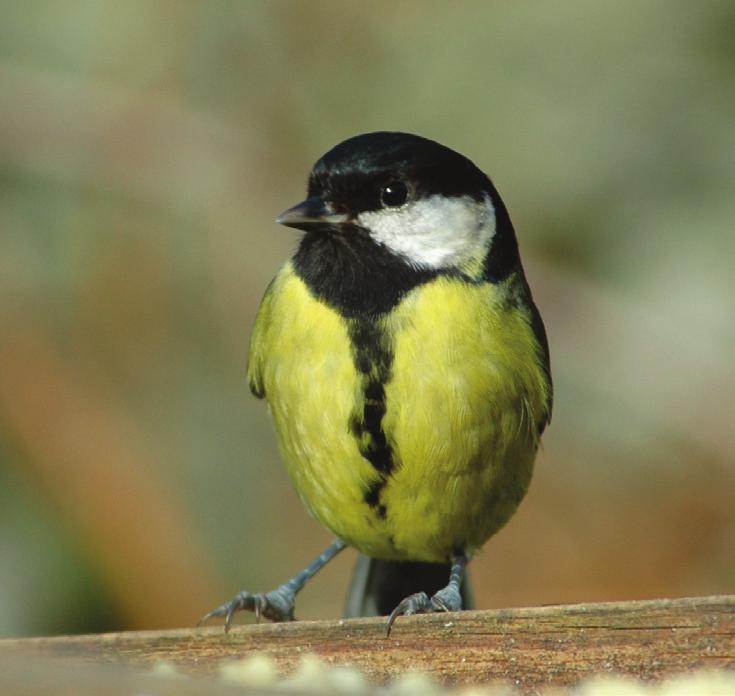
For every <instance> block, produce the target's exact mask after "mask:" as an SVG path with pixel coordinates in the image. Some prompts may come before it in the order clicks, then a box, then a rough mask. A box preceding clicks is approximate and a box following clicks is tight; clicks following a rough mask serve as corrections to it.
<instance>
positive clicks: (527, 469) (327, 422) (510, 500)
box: [249, 264, 549, 561]
mask: <svg viewBox="0 0 735 696" xmlns="http://www.w3.org/2000/svg"><path fill="white" fill-rule="evenodd" d="M506 297H507V289H506V288H504V287H503V286H492V285H489V284H469V283H464V282H461V281H458V280H456V279H451V278H442V277H440V278H437V279H436V280H434V281H432V282H430V283H428V284H426V285H422V286H420V287H418V288H417V289H415V290H414V291H412V292H411V293H409V295H407V296H406V297H405V298H404V299H403V301H402V302H401V303H400V304H399V305H398V306H397V307H396V308H395V309H394V311H392V312H391V313H390V314H388V315H386V316H385V317H384V318H383V319H382V320H381V321H380V323H379V324H378V327H377V328H378V329H379V331H380V333H381V335H382V336H383V337H384V338H385V346H384V347H385V348H386V349H387V350H389V352H390V364H389V367H388V370H387V373H385V374H383V376H382V379H383V380H384V383H383V384H381V389H380V390H377V391H376V389H375V388H374V386H375V380H376V379H377V378H376V377H375V374H373V375H372V376H370V375H367V374H366V373H365V372H364V365H363V366H362V368H361V370H362V371H361V370H358V366H356V362H357V363H358V364H359V360H357V359H356V352H355V346H354V342H353V340H352V339H354V336H355V335H356V333H355V330H354V325H351V324H350V321H349V320H345V319H344V318H343V317H341V316H340V315H339V314H338V313H337V312H336V311H334V310H332V309H331V308H329V307H328V306H327V305H325V304H324V303H321V302H318V301H317V300H316V299H315V298H314V297H313V296H312V295H311V293H310V292H309V290H308V288H307V287H306V286H305V285H304V283H303V282H302V281H301V280H300V279H299V278H298V277H297V276H295V275H294V274H293V271H292V269H291V267H290V264H287V265H286V266H285V267H284V269H283V270H282V271H281V273H280V274H279V275H278V276H277V278H276V279H275V280H274V282H273V284H272V286H271V288H270V289H269V292H268V293H267V296H266V298H265V299H264V301H263V304H262V306H261V310H260V312H259V315H258V320H257V322H256V327H255V331H254V334H253V339H252V343H251V355H250V363H249V377H250V380H251V384H252V385H253V387H254V390H255V391H260V392H264V393H265V397H266V399H267V400H268V403H269V405H270V408H271V412H272V414H273V418H274V421H275V424H276V430H277V432H278V439H279V445H280V450H281V454H282V457H283V459H284V461H285V463H286V465H287V468H288V471H289V474H290V476H291V478H292V479H293V481H294V484H295V486H296V489H297V490H298V492H299V494H300V495H301V497H302V499H303V500H304V502H305V504H306V505H307V507H308V508H309V509H310V510H311V512H312V513H313V514H314V515H315V516H316V517H317V518H318V519H319V520H320V521H321V522H322V523H324V524H325V525H326V526H327V527H328V528H330V529H331V530H332V531H333V532H334V533H335V534H336V535H337V536H338V537H340V538H341V539H343V540H344V541H346V542H347V543H348V544H350V545H352V546H354V547H356V548H358V549H359V550H360V551H362V552H364V553H367V554H368V555H372V556H375V557H382V558H394V559H411V560H426V561H445V560H447V558H448V557H449V556H450V555H451V554H452V553H453V552H454V551H456V550H459V549H466V550H468V551H471V550H473V549H474V548H477V547H479V546H480V545H481V544H482V543H484V541H485V540H486V539H487V538H488V537H489V536H490V535H491V534H492V533H493V532H495V531H496V530H497V529H499V528H500V526H502V525H503V524H504V523H505V522H506V521H507V520H508V519H509V517H510V516H511V515H512V514H513V512H514V511H515V509H516V507H517V505H518V503H519V502H520V500H521V498H522V497H523V495H524V494H525V492H526V489H527V487H528V483H529V481H530V477H531V471H532V466H533V459H534V456H535V453H536V449H537V440H538V436H537V432H538V430H537V421H538V419H539V416H540V414H541V413H542V412H543V409H544V407H545V404H546V403H547V399H548V398H549V394H548V393H547V391H548V388H547V386H546V381H545V379H544V375H543V370H542V368H541V365H540V357H539V346H538V342H537V340H536V338H535V336H534V333H533V330H532V328H531V326H530V320H529V316H528V315H527V313H526V312H524V311H523V308H519V307H517V306H515V304H514V303H508V302H506V301H505V299H506ZM371 380H372V382H371ZM368 383H370V384H371V385H372V386H370V387H367V386H366V385H367V384H368ZM366 393H367V396H366ZM366 398H367V406H366ZM375 400H377V401H380V403H379V404H378V405H377V406H375V405H374V404H373V401H375ZM374 406H375V408H378V409H379V410H378V413H379V414H380V415H381V417H380V418H379V428H380V430H381V433H380V436H381V437H382V436H384V438H385V439H384V442H383V444H382V446H383V449H384V450H385V453H387V456H388V457H389V459H390V463H389V464H390V465H389V467H388V469H386V470H382V471H381V470H379V469H378V468H376V461H378V458H376V457H372V456H371V455H370V451H371V450H370V448H371V447H372V448H373V450H374V449H375V447H376V446H377V445H376V442H375V441H376V437H375V434H374V433H373V434H372V435H371V432H372V431H371V428H370V427H368V426H363V427H362V428H360V427H356V423H358V424H359V421H360V419H361V418H363V419H367V420H369V418H368V415H369V414H370V413H374V411H372V412H371V411H370V409H371V408H373V407H374ZM373 430H374V429H373Z"/></svg>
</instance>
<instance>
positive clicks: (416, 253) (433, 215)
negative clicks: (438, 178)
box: [357, 195, 495, 269]
mask: <svg viewBox="0 0 735 696" xmlns="http://www.w3.org/2000/svg"><path fill="white" fill-rule="evenodd" d="M357 224H358V225H360V226H361V227H364V228H365V229H367V230H368V232H369V233H370V236H371V237H372V238H373V239H374V240H375V241H376V242H380V243H381V244H383V245H384V246H386V247H388V249H390V250H391V251H392V252H393V253H394V254H397V255H399V256H402V257H403V258H405V259H406V260H407V261H409V262H410V263H412V264H413V265H415V266H418V267H423V268H432V269H449V268H461V267H462V266H464V265H466V264H468V263H471V262H472V261H478V260H480V259H481V258H482V257H484V256H485V254H486V253H487V250H488V249H489V247H490V242H491V241H492V238H493V236H494V235H495V208H494V207H493V204H492V201H491V200H490V197H489V196H486V197H485V199H484V200H483V201H476V200H475V199H474V198H471V197H470V196H452V197H448V196H441V195H435V196H430V197H429V198H422V199H421V200H418V201H413V202H409V203H406V204H405V205H403V206H401V207H400V208H382V209H380V210H370V211H367V212H363V213H360V214H359V215H358V216H357Z"/></svg>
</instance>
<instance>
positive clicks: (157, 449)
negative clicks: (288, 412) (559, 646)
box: [0, 0, 735, 636]
mask: <svg viewBox="0 0 735 696" xmlns="http://www.w3.org/2000/svg"><path fill="white" fill-rule="evenodd" d="M0 16H1V17H2V21H0V636H11V635H16V636H18V635H30V634H42V633H43V634H49V633H60V632H78V631H92V630H94V631H99V630H113V629H123V628H126V629H133V628H158V627H167V626H182V625H183V626H191V625H193V624H194V623H195V622H196V620H197V619H198V617H199V616H200V615H201V614H202V613H203V612H205V611H206V610H208V609H210V608H212V606H214V605H215V604H218V603H219V602H221V601H223V600H224V599H226V598H228V597H229V596H231V595H232V594H233V593H234V592H235V591H237V590H239V589H242V588H247V589H251V590H266V589H270V588H272V587H273V586H275V585H276V584H277V583H280V582H281V581H283V580H284V579H285V578H286V577H287V576H289V575H290V574H291V573H293V572H294V571H296V570H298V569H299V568H300V567H301V566H302V565H303V564H304V563H306V562H307V561H309V560H310V559H311V558H312V556H314V555H315V554H317V553H318V552H319V551H320V550H321V548H322V547H323V546H325V545H326V544H327V543H328V541H329V539H330V537H329V534H328V533H327V532H326V531H325V530H323V529H322V528H321V527H320V526H319V525H318V524H317V523H316V522H315V521H313V520H311V519H310V518H309V517H308V516H307V514H306V512H305V511H304V509H303V508H302V506H301V504H300V503H299V502H298V500H297V498H296V495H295V494H294V493H293V491H292V489H291V487H290V484H289V482H288V480H287V478H286V475H285V473H284V471H283V468H282V466H281V464H280V462H279V461H278V456H277V452H276V448H275V438H274V435H273V432H272V429H271V425H270V423H269V420H268V416H267V413H266V409H265V407H264V405H263V404H262V403H261V402H258V401H257V400H256V399H254V398H253V397H251V396H250V394H249V391H248V389H247V386H246V382H245V362H246V354H247V345H248V338H249V332H250V327H251V325H252V322H253V318H254V314H255V311H256V308H257V304H258V302H259V300H260V297H261V295H262V293H263V291H264V289H265V287H266V285H267V283H268V281H269V280H270V278H271V277H272V276H273V275H274V273H275V272H276V269H277V268H278V267H279V265H280V264H281V263H282V262H283V260H284V259H285V258H287V257H288V256H289V254H290V253H291V252H292V250H293V249H294V248H295V245H296V244H297V241H298V239H297V234H296V233H295V232H294V231H292V230H288V229H284V228H279V227H278V226H277V225H275V223H274V222H273V219H274V217H275V215H277V214H278V213H279V212H280V211H281V210H283V209H284V208H285V207H287V206H289V205H291V204H293V203H295V202H297V201H298V200H300V197H301V196H302V194H303V192H304V190H305V183H306V176H307V173H308V170H309V168H310V166H311V164H312V163H313V162H314V161H315V160H316V159H317V158H318V157H319V156H320V155H321V154H322V153H323V152H325V151H326V150H327V149H329V148H330V147H331V146H332V145H334V144H336V143H337V142H338V141H340V140H342V139H344V138H346V137H349V136H351V135H354V134H357V133H359V132H363V131H369V130H378V129H389V130H407V131H411V132H416V133H419V134H422V135H425V136H427V137H430V138H434V139H436V140H439V141H441V142H443V143H445V144H447V145H449V146H450V147H452V148H454V149H457V150H459V151H461V152H463V153H465V154H466V155H468V156H469V157H470V158H471V159H473V160H474V161H475V162H476V163H477V164H478V166H480V167H481V168H482V169H484V170H485V171H487V172H488V173H489V174H490V176H491V177H492V178H493V179H494V181H495V184H496V185H497V187H498V189H499V190H500V192H501V194H502V195H503V197H504V199H505V201H506V203H507V205H508V207H509V209H510V211H511V215H512V217H513V219H514V222H515V225H516V230H517V232H518V236H519V239H520V244H521V250H522V253H523V257H524V263H525V266H526V269H527V273H528V276H529V280H530V283H531V285H532V287H533V290H534V294H535V297H536V300H537V303H538V305H539V306H540V308H541V311H542V313H543V315H544V317H545V320H546V325H547V329H548V333H549V338H550V343H551V351H552V364H553V370H554V376H555V383H556V403H555V413H554V419H553V422H552V424H551V427H550V428H549V430H548V431H547V433H546V435H545V437H544V446H543V450H542V452H541V454H540V456H539V460H538V463H537V473H536V477H535V479H534V483H533V485H532V488H531V492H530V494H529V496H528V498H527V499H526V501H525V502H524V504H523V505H522V506H521V508H520V511H519V512H518V514H517V515H516V517H515V518H514V519H513V520H512V521H511V523H510V524H509V525H508V527H506V528H505V529H504V530H503V531H502V532H501V533H500V534H499V535H498V536H497V537H495V538H494V539H492V540H491V541H490V542H489V543H488V544H487V545H486V547H485V549H484V551H483V552H482V554H480V555H479V557H478V558H477V559H476V561H475V562H474V563H473V567H472V571H473V574H474V585H475V588H476V593H477V596H478V604H479V606H481V607H501V606H510V605H529V604H540V603H556V602H568V601H588V600H609V599H624V598H641V597H653V596H673V595H688V594H691V595H693V594H705V593H718V592H732V591H733V587H734V586H735V504H734V502H735V463H734V462H735V439H734V438H733V423H732V421H733V414H734V413H735V371H734V368H733V354H734V353H735V319H734V317H735V311H734V310H735V301H734V299H733V298H734V296H735V293H734V291H735V288H734V285H735V284H734V283H733V270H732V267H733V262H734V261H735V234H734V230H733V222H734V221H735V93H734V89H733V87H734V84H735V83H734V82H733V74H735V49H734V46H735V43H733V40H732V37H733V31H734V29H735V25H734V23H733V19H734V16H735V15H734V12H733V5H732V2H731V1H730V0H722V1H721V2H717V1H706V2H700V3H692V2H689V1H688V0H667V1H664V0H659V1H655V0H652V1H651V2H645V3H641V2H637V1H634V0H622V1H618V2H613V1H612V0H608V1H606V2H601V3H586V2H582V1H581V0H568V1H566V2H562V1H549V2H523V3H520V2H519V3H510V2H487V1H485V2H441V3H439V2H402V3H395V2H372V3H358V2H315V1H313V0H312V1H309V2H306V1H303V2H296V1H294V2H287V1H284V0H281V1H275V2H263V1H252V0H250V1H247V2H234V1H233V2H227V1H224V0H221V1H212V2H207V3H204V2H193V1H187V2H184V1H182V0H176V1H175V2H174V1H173V0H168V1H164V0H161V1H160V2H142V1H140V0H138V1H133V2H127V3H114V2H111V1H104V2H99V1H97V2H92V1H90V2H82V1H81V0H72V1H69V2H60V1H59V2H51V1H41V0H38V1H34V2H30V3H19V2H1V3H0ZM353 561H354V553H353V552H351V551H350V552H346V553H345V554H343V555H342V556H341V557H340V558H338V559H337V561H335V562H334V564H333V565H332V566H331V567H329V568H327V569H326V570H325V571H324V572H323V573H322V574H321V575H320V576H319V577H318V578H317V579H315V580H314V581H313V582H312V584H311V585H310V586H308V587H307V588H306V589H305V590H304V592H303V593H302V595H301V597H300V602H299V604H298V606H297V609H298V616H300V617H301V618H316V617H337V616H339V615H340V613H341V610H342V600H343V597H344V594H345V590H346V586H347V582H348V578H349V574H350V570H351V565H352V563H353ZM241 620H243V619H241Z"/></svg>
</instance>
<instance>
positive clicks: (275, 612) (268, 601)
mask: <svg viewBox="0 0 735 696" xmlns="http://www.w3.org/2000/svg"><path fill="white" fill-rule="evenodd" d="M295 601H296V595H295V593H294V592H293V590H292V589H291V588H289V587H288V586H287V585H281V586H280V587H277V588H276V589H275V590H272V591H271V592H257V593H252V592H245V591H243V592H238V593H237V594H236V595H235V596H234V597H233V598H232V599H231V600H229V601H228V602H225V603H224V604H220V606H218V607H217V608H216V609H212V611H210V612H209V613H208V614H205V615H204V616H203V617H202V618H201V619H200V620H199V623H198V625H199V626H201V625H202V624H204V623H206V622H207V621H209V620H210V619H212V618H215V617H218V616H224V617H225V633H227V632H228V631H229V630H230V627H231V626H232V617H233V615H234V614H235V612H237V611H253V612H255V618H256V620H257V621H260V618H261V617H262V616H264V617H265V618H266V619H270V620H271V621H293V620H294V606H295Z"/></svg>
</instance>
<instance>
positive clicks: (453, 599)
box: [386, 553, 469, 636]
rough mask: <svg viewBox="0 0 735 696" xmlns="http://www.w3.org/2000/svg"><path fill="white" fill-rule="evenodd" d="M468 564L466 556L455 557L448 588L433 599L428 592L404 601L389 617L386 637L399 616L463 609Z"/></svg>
mask: <svg viewBox="0 0 735 696" xmlns="http://www.w3.org/2000/svg"><path fill="white" fill-rule="evenodd" d="M468 562H469V559H468V558H467V555H466V554H464V553H460V554H456V555H454V556H453V557H452V569H451V570H450V572H449V582H448V583H447V586H446V587H443V588H442V589H441V590H439V591H438V592H437V593H436V594H435V595H434V596H433V597H431V598H429V596H428V595H427V594H426V592H417V593H416V594H412V595H409V596H408V597H406V598H405V599H404V600H402V601H401V602H400V603H399V604H398V606H397V607H396V608H395V609H394V610H393V611H392V612H391V615H390V616H389V617H388V630H387V633H386V635H387V636H389V635H390V629H391V628H392V627H393V622H394V621H395V620H396V619H397V618H398V617H399V616H409V615H410V614H428V613H431V612H438V611H459V610H460V609H461V608H462V591H461V588H462V574H463V573H464V569H465V566H466V565H467V563H468Z"/></svg>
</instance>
